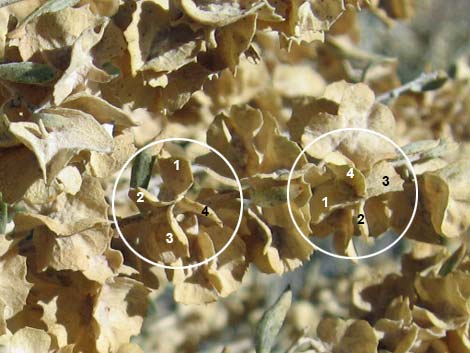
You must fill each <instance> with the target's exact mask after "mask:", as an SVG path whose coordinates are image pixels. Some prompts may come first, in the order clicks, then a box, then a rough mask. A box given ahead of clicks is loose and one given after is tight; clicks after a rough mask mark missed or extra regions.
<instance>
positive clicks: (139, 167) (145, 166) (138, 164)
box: [131, 149, 155, 189]
mask: <svg viewBox="0 0 470 353" xmlns="http://www.w3.org/2000/svg"><path fill="white" fill-rule="evenodd" d="M154 163H155V156H152V154H151V152H150V151H149V150H148V149H147V150H144V151H142V152H141V153H139V154H138V155H137V156H136V157H135V160H134V164H133V165H132V172H131V188H144V189H147V188H148V186H149V183H150V177H151V176H152V169H153V165H154Z"/></svg>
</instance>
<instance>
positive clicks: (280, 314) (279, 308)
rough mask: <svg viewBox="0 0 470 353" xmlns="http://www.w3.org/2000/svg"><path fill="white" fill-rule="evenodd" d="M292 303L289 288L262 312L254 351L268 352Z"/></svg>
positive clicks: (257, 352)
mask: <svg viewBox="0 0 470 353" xmlns="http://www.w3.org/2000/svg"><path fill="white" fill-rule="evenodd" d="M291 303H292V291H291V290H290V288H287V290H286V291H285V292H284V293H283V294H282V295H281V296H280V297H279V299H278V300H277V301H276V302H275V303H274V304H273V306H271V307H270V308H269V309H268V310H266V312H265V313H264V315H263V317H262V318H261V320H260V322H259V323H258V327H257V328H256V336H255V349H256V353H270V352H271V349H272V347H273V345H274V342H275V341H276V337H277V335H278V333H279V331H280V329H281V327H282V324H283V323H284V319H285V318H286V315H287V312H288V310H289V308H290V305H291Z"/></svg>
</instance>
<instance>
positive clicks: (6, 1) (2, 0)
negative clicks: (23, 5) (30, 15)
mask: <svg viewBox="0 0 470 353" xmlns="http://www.w3.org/2000/svg"><path fill="white" fill-rule="evenodd" d="M20 1H23V0H0V9H1V8H2V7H5V6H8V5H12V4H16V3H17V2H20Z"/></svg>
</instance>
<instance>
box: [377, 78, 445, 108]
mask: <svg viewBox="0 0 470 353" xmlns="http://www.w3.org/2000/svg"><path fill="white" fill-rule="evenodd" d="M441 75H442V74H441V73H440V72H439V71H434V72H430V73H422V74H421V75H420V76H419V77H417V78H415V79H414V80H413V81H410V82H408V83H405V84H404V85H403V86H400V87H397V88H395V89H392V90H391V91H388V92H386V93H384V94H381V95H380V96H378V97H377V99H376V101H377V102H386V101H388V100H389V99H392V98H396V97H398V96H400V95H402V94H403V93H405V92H408V91H420V90H421V89H422V88H423V86H426V85H427V84H429V83H431V82H433V81H435V80H437V79H438V78H439V77H440V76H441Z"/></svg>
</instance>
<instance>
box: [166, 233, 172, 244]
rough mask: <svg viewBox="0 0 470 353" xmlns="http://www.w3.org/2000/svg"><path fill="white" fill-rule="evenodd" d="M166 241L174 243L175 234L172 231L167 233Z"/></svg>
mask: <svg viewBox="0 0 470 353" xmlns="http://www.w3.org/2000/svg"><path fill="white" fill-rule="evenodd" d="M166 242H167V243H168V244H171V243H173V234H172V233H166Z"/></svg>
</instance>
